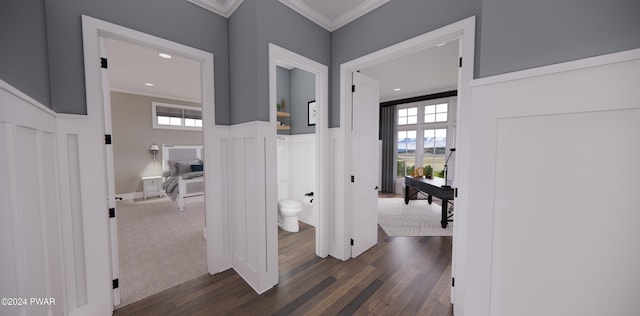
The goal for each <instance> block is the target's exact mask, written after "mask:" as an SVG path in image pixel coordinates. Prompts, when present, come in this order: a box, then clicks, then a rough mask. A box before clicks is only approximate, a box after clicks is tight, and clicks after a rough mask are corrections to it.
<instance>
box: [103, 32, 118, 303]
mask: <svg viewBox="0 0 640 316" xmlns="http://www.w3.org/2000/svg"><path fill="white" fill-rule="evenodd" d="M100 55H101V56H102V58H104V59H103V60H105V61H108V58H107V55H108V47H107V39H106V38H104V37H100ZM100 74H101V77H102V102H103V104H104V134H105V146H106V149H105V159H106V160H105V161H106V163H107V164H106V167H107V204H108V207H109V237H110V240H111V280H113V306H118V305H120V285H119V278H120V264H119V262H120V261H119V260H120V257H119V256H118V223H117V221H116V215H117V214H118V213H117V211H116V185H115V169H114V165H113V144H112V140H111V139H110V137H111V135H112V126H111V125H112V124H111V88H110V81H109V66H108V62H102V64H101V68H100Z"/></svg>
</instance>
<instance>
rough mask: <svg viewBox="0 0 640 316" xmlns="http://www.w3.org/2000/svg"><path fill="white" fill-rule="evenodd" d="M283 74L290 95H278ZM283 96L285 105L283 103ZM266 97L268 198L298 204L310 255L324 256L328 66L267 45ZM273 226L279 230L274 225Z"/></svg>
mask: <svg viewBox="0 0 640 316" xmlns="http://www.w3.org/2000/svg"><path fill="white" fill-rule="evenodd" d="M287 76H289V78H290V82H293V81H295V83H294V84H293V85H288V86H289V87H293V89H295V90H296V91H292V90H291V91H290V93H289V94H288V97H290V100H286V98H287V97H285V96H284V95H287V93H286V92H283V91H282V89H280V88H284V87H282V85H281V83H282V80H283V78H287ZM285 81H286V79H285ZM279 85H281V86H279ZM284 90H286V89H284ZM303 90H304V91H303ZM283 93H284V94H283ZM283 99H284V100H285V104H288V105H284V106H283V104H282V100H283ZM294 99H295V100H294ZM269 100H270V105H271V106H270V121H271V124H272V127H273V133H274V135H273V137H274V138H277V142H276V143H277V146H278V148H277V150H275V151H272V152H273V153H275V154H276V156H277V157H274V159H273V161H277V168H278V172H277V174H276V175H275V176H276V177H275V178H274V179H268V181H270V182H271V183H273V185H274V187H276V188H277V190H274V191H273V192H274V194H275V195H276V197H277V198H276V199H273V200H274V201H279V200H284V199H293V200H297V201H299V202H301V203H303V211H301V212H300V213H299V216H300V220H301V224H300V226H299V227H300V229H301V230H304V231H305V232H308V231H310V230H315V233H314V234H313V235H315V236H314V238H313V240H314V241H315V255H316V256H319V257H322V258H324V257H326V256H327V255H328V253H329V250H328V244H329V243H328V242H327V241H326V239H327V238H329V234H328V233H327V231H326V230H327V229H328V225H327V211H326V208H327V205H328V204H329V201H330V196H329V194H330V191H329V189H328V184H329V176H328V175H327V174H328V173H329V169H328V167H327V163H328V158H327V157H328V150H327V142H328V141H327V137H328V117H327V116H328V108H327V104H328V103H327V100H328V67H327V66H325V65H322V64H319V63H317V62H315V61H312V60H310V59H308V58H306V57H303V56H301V55H298V54H296V53H293V52H291V51H289V50H286V49H284V48H281V47H279V46H277V45H274V44H269ZM289 101H294V102H289ZM294 103H295V104H294ZM294 107H295V108H294ZM278 131H281V132H278ZM283 132H284V135H283ZM292 134H293V135H292ZM285 171H286V172H285ZM287 175H289V176H287ZM294 175H296V176H295V177H294ZM301 175H305V176H304V177H301ZM300 181H302V182H300ZM303 182H304V183H303ZM311 200H313V201H311ZM309 203H312V205H309ZM279 217H281V216H280V215H279ZM281 219H282V218H281ZM271 225H278V223H272V224H271ZM276 231H279V232H283V230H282V229H280V228H279V229H278V230H276ZM285 234H286V235H288V236H289V237H288V239H290V240H295V238H291V237H292V236H295V234H299V236H302V235H305V236H309V234H306V233H304V234H303V232H302V231H300V232H296V233H289V232H286V233H285ZM281 235H282V234H281ZM305 239H306V237H305ZM307 244H308V243H307ZM281 246H282V245H281ZM294 246H295V244H294ZM271 249H274V252H273V253H271V252H270V253H269V254H268V256H273V257H274V258H278V257H279V253H278V252H277V249H278V248H276V247H274V248H271ZM276 262H277V261H276ZM283 264H284V263H283Z"/></svg>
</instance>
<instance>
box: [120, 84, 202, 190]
mask: <svg viewBox="0 0 640 316" xmlns="http://www.w3.org/2000/svg"><path fill="white" fill-rule="evenodd" d="M154 101H155V102H163V103H170V104H179V105H190V106H198V107H199V106H201V105H200V104H197V103H190V102H183V101H176V100H168V99H160V98H155V97H147V96H140V95H134V94H127V93H119V92H112V93H111V116H112V120H113V160H114V168H115V185H116V194H122V193H129V192H142V182H141V181H140V177H141V176H160V175H162V151H160V152H159V153H158V155H157V157H156V161H155V162H154V161H153V156H152V155H151V153H150V152H149V147H151V144H153V143H156V144H158V146H160V145H162V144H166V145H202V132H200V131H184V130H172V129H160V128H153V125H152V124H153V123H152V117H151V115H152V112H151V102H154ZM161 148H162V147H161Z"/></svg>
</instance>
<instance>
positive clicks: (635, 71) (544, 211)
mask: <svg viewBox="0 0 640 316" xmlns="http://www.w3.org/2000/svg"><path fill="white" fill-rule="evenodd" d="M492 79H493V78H487V79H485V80H478V81H477V84H476V86H475V87H474V88H473V108H474V117H473V122H472V134H473V141H472V148H471V160H470V161H471V164H470V171H471V174H470V183H469V205H470V207H469V213H468V239H467V240H468V244H467V249H469V251H468V252H467V262H470V263H471V262H472V263H473V264H470V265H467V266H468V267H469V269H468V270H467V275H468V279H467V287H466V291H465V292H466V293H465V310H466V311H467V312H469V313H473V314H474V315H496V316H499V315H637V314H638V310H640V301H639V300H638V295H637V293H638V284H640V273H638V267H639V266H640V247H638V240H640V230H639V229H638V223H640V212H638V209H639V207H638V188H640V164H639V163H638V162H639V161H640V142H639V141H638V136H639V135H640V124H638V122H640V102H638V100H639V99H640V90H639V89H638V83H639V82H640V51H639V50H635V51H633V53H626V52H625V53H621V54H612V55H608V56H601V57H595V58H591V59H588V60H581V61H576V62H571V63H565V64H559V65H554V66H549V67H545V68H541V69H536V70H535V71H524V72H520V73H514V74H510V76H503V77H499V78H495V79H493V80H492ZM499 79H503V80H499ZM541 302H543V304H541Z"/></svg>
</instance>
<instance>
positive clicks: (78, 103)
mask: <svg viewBox="0 0 640 316" xmlns="http://www.w3.org/2000/svg"><path fill="white" fill-rule="evenodd" d="M45 3H46V23H47V38H48V41H47V42H48V53H49V66H50V87H51V88H50V89H51V104H52V108H53V109H54V110H55V111H56V112H63V113H79V114H85V113H86V105H85V103H86V101H85V89H84V61H83V53H82V22H81V15H82V14H85V15H89V16H92V17H95V18H98V19H101V20H105V21H107V22H111V23H115V24H119V25H122V26H125V27H128V28H131V29H134V30H138V31H141V32H145V33H149V34H152V35H155V36H158V37H162V38H165V39H168V40H171V41H175V42H178V43H181V44H185V45H188V46H191V47H195V48H198V49H201V50H204V51H208V52H212V53H213V54H214V58H215V66H214V67H215V78H216V81H215V95H216V123H219V124H228V121H229V113H228V104H229V83H228V80H227V78H228V74H229V66H228V65H229V57H228V56H229V55H228V49H227V47H228V43H227V42H228V32H227V30H228V26H227V19H225V18H223V17H221V16H219V15H217V14H214V13H212V12H209V11H206V10H203V9H202V8H200V7H198V6H195V5H193V4H191V3H189V2H187V1H175V0H136V1H129V0H110V1H103V0H82V1H81V0H75V1H70V0H46V2H45ZM30 75H31V74H28V73H25V76H30ZM36 75H39V74H36Z"/></svg>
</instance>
